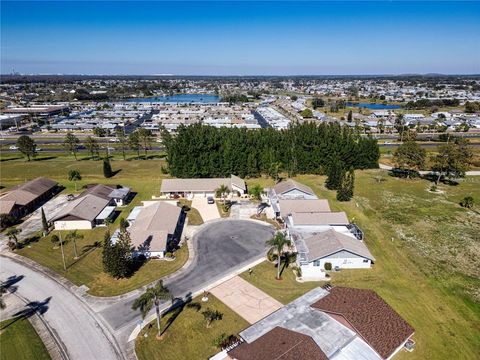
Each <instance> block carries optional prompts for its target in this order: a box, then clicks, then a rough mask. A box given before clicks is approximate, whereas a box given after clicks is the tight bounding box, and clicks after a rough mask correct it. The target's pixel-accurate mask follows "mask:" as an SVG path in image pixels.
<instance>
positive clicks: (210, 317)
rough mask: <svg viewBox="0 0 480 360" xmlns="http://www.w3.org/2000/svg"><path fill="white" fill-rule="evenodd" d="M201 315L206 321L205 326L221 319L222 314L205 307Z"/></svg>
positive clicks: (209, 325)
mask: <svg viewBox="0 0 480 360" xmlns="http://www.w3.org/2000/svg"><path fill="white" fill-rule="evenodd" d="M202 315H203V318H204V319H205V321H206V326H207V328H209V327H211V326H212V323H213V322H214V321H216V320H222V319H223V314H222V313H221V312H220V311H218V310H212V309H207V310H205V311H203V312H202Z"/></svg>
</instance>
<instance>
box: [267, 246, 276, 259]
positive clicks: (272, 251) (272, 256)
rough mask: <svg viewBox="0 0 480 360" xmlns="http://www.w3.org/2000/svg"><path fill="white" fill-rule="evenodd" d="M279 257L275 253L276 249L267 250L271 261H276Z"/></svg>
mask: <svg viewBox="0 0 480 360" xmlns="http://www.w3.org/2000/svg"><path fill="white" fill-rule="evenodd" d="M277 259H278V255H277V254H276V253H275V251H274V250H273V248H272V249H270V250H268V252H267V260H268V261H270V262H275V261H277Z"/></svg>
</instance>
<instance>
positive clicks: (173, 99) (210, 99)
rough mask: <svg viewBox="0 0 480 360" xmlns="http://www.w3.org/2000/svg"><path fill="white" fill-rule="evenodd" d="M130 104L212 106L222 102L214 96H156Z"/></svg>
mask: <svg viewBox="0 0 480 360" xmlns="http://www.w3.org/2000/svg"><path fill="white" fill-rule="evenodd" d="M127 101H128V102H135V103H171V104H177V103H202V104H212V103H218V102H220V96H218V95H212V94H176V95H167V96H155V97H144V98H135V99H128V100H127Z"/></svg>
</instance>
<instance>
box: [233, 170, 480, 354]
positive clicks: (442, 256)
mask: <svg viewBox="0 0 480 360" xmlns="http://www.w3.org/2000/svg"><path fill="white" fill-rule="evenodd" d="M297 180H298V181H300V182H302V183H305V184H307V185H309V186H311V187H312V188H313V189H314V191H315V192H316V193H317V194H318V195H319V197H321V198H327V199H328V200H329V201H330V206H331V208H332V210H333V211H336V210H337V211H338V210H344V211H346V212H347V214H348V216H349V219H350V220H351V221H355V222H356V223H357V224H358V225H359V226H360V227H361V228H362V229H363V230H364V232H365V236H366V244H367V246H368V247H369V249H370V250H371V252H372V253H373V255H374V256H375V258H376V260H377V261H376V263H375V265H374V266H373V268H372V269H370V270H349V271H347V270H343V271H341V272H339V273H334V274H332V280H331V283H332V284H333V285H345V286H352V287H360V288H371V289H374V290H375V291H377V292H378V293H379V294H380V295H381V296H382V297H383V298H384V299H385V300H386V301H387V302H388V303H389V304H391V305H392V306H393V307H394V308H395V309H396V310H397V311H398V312H399V313H400V314H401V315H402V316H403V317H404V318H405V319H406V320H408V321H409V322H410V324H412V326H413V327H414V328H415V329H416V332H415V336H414V338H415V340H416V341H417V347H416V349H415V351H414V352H413V353H411V354H410V353H406V352H401V353H400V355H399V356H398V358H399V359H402V358H405V359H407V358H408V359H446V358H458V359H460V358H461V359H474V358H476V356H477V354H478V352H477V350H478V348H479V346H480V323H479V320H478V319H479V317H480V306H479V301H480V294H479V292H478V289H479V287H480V286H479V285H480V280H479V278H480V274H479V269H480V258H479V257H478V253H479V245H480V244H479V238H478V229H479V228H480V215H479V214H478V211H477V210H476V209H473V210H467V209H464V208H462V207H460V206H459V205H458V203H459V202H460V200H461V199H462V198H463V197H465V196H467V195H471V196H473V197H474V198H475V199H476V200H477V201H478V199H480V179H479V178H478V177H469V178H467V179H465V180H464V181H463V182H462V183H461V184H460V185H459V186H447V185H440V186H439V190H440V191H439V192H438V193H430V192H429V191H428V189H429V188H430V183H429V182H427V181H425V180H404V179H398V178H393V177H390V176H388V175H387V173H386V172H384V171H381V170H369V171H358V172H357V173H356V182H355V197H354V200H353V201H350V202H348V203H340V202H338V201H336V200H335V192H333V191H329V190H326V189H325V187H324V186H323V183H324V180H325V178H324V177H322V176H314V175H302V176H298V177H297ZM262 182H263V184H262V185H268V180H265V179H263V180H262ZM270 185H271V183H270ZM477 208H478V205H477ZM289 273H290V274H291V273H292V271H291V270H288V271H284V274H283V275H282V276H283V277H284V278H287V276H288V274H289ZM253 274H255V276H252V277H250V276H249V275H248V274H245V273H244V274H242V277H243V278H244V279H246V280H247V281H250V282H251V283H252V284H254V285H255V286H257V287H259V288H260V289H261V290H263V291H265V292H266V293H268V294H270V295H271V296H273V297H274V298H276V299H277V300H279V301H280V302H282V303H285V302H286V301H289V300H290V299H289V298H287V295H288V294H289V293H290V292H291V291H292V290H291V288H290V282H289V281H287V282H285V280H282V281H277V280H275V275H274V269H273V265H272V264H268V263H266V262H265V263H262V264H260V265H258V266H257V267H255V268H253ZM291 276H293V274H292V275H291ZM284 282H285V283H286V285H287V287H286V288H284V289H283V290H284V291H282V285H283V283H284ZM306 284H308V283H305V284H298V285H297V286H295V288H296V289H297V291H298V292H297V294H296V296H298V295H300V294H302V293H304V292H306V291H308V290H309V288H308V286H306Z"/></svg>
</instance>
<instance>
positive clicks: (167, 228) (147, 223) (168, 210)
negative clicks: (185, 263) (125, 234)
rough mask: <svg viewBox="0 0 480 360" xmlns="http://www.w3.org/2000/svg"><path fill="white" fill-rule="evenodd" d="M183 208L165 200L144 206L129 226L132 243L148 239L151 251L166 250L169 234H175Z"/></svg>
mask: <svg viewBox="0 0 480 360" xmlns="http://www.w3.org/2000/svg"><path fill="white" fill-rule="evenodd" d="M181 211H182V209H181V208H180V207H178V206H175V205H172V204H169V203H167V202H164V201H158V202H157V203H155V204H151V205H148V206H146V207H143V208H142V209H141V210H140V212H139V213H138V215H137V217H136V219H135V221H134V223H133V225H132V226H131V227H130V228H129V232H130V237H131V240H132V245H133V246H135V247H137V248H138V247H139V246H141V245H144V244H145V242H146V241H148V243H149V244H148V247H149V251H164V250H165V248H166V245H167V239H168V235H169V234H170V235H173V234H174V233H175V229H176V227H177V224H178V219H179V217H180V213H181Z"/></svg>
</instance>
